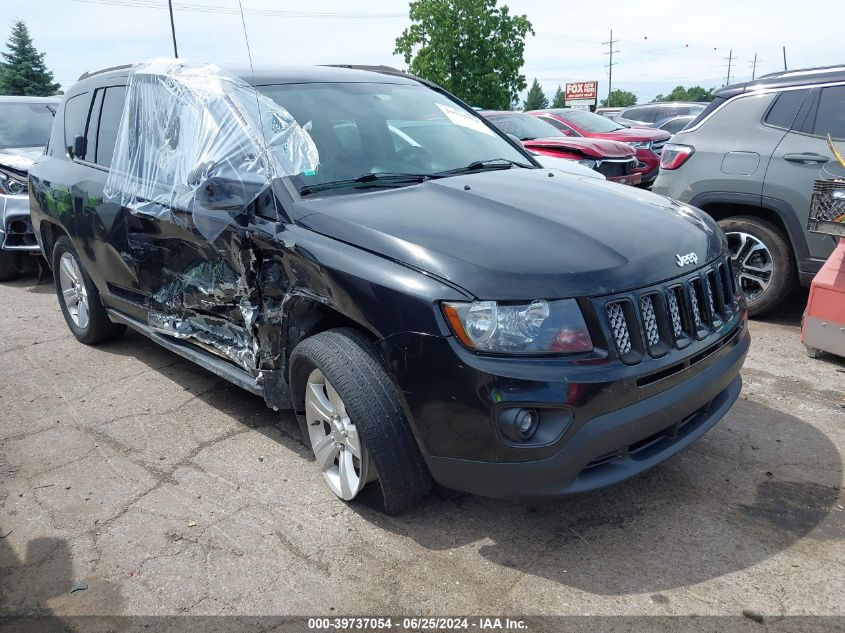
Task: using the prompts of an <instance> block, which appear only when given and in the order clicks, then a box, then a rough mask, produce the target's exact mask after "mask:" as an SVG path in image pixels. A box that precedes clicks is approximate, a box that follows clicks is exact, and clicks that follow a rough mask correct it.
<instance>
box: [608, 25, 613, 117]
mask: <svg viewBox="0 0 845 633" xmlns="http://www.w3.org/2000/svg"><path fill="white" fill-rule="evenodd" d="M612 87H613V29H610V65H609V66H608V67H607V105H608V107H609V106H610V92H611V88H612Z"/></svg>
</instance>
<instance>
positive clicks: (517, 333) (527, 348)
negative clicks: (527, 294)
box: [442, 299, 593, 354]
mask: <svg viewBox="0 0 845 633" xmlns="http://www.w3.org/2000/svg"><path fill="white" fill-rule="evenodd" d="M442 308H443V314H444V315H445V316H446V321H448V323H449V327H451V328H452V331H453V332H454V333H455V336H457V337H458V340H459V341H461V343H463V344H464V345H465V346H467V347H469V348H470V349H472V350H475V351H478V352H490V353H499V354H549V353H559V354H572V353H577V352H589V351H590V350H592V349H593V342H592V340H591V339H590V333H589V332H588V331H587V326H586V324H585V323H584V317H583V316H582V315H581V309H580V308H579V307H578V303H577V302H576V301H575V300H574V299H564V300H561V301H546V300H545V299H536V300H534V301H532V302H530V303H519V304H500V303H497V302H496V301H473V302H472V303H464V302H450V303H443V304H442Z"/></svg>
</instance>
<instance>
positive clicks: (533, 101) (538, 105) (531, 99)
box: [522, 77, 549, 111]
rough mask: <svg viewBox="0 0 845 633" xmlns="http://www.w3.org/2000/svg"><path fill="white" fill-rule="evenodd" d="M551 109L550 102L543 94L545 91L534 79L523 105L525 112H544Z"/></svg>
mask: <svg viewBox="0 0 845 633" xmlns="http://www.w3.org/2000/svg"><path fill="white" fill-rule="evenodd" d="M548 107H549V100H548V99H547V98H546V95H545V94H543V89H542V88H541V87H540V82H539V81H537V78H536V77H535V78H534V83H532V84H531V87H530V88H529V89H528V94H527V95H525V101H524V102H523V104H522V109H523V110H526V111H528V110H543V109H545V108H548Z"/></svg>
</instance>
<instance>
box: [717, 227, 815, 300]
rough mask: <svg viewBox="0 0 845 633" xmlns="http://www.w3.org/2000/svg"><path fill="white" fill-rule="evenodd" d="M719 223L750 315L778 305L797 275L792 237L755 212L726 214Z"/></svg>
mask: <svg viewBox="0 0 845 633" xmlns="http://www.w3.org/2000/svg"><path fill="white" fill-rule="evenodd" d="M719 226H721V227H722V229H723V230H724V231H725V234H726V235H727V237H728V247H729V249H730V251H731V258H732V259H733V266H734V272H735V273H736V275H737V278H738V279H739V287H740V288H741V289H742V291H743V293H744V294H745V299H746V301H747V303H748V314H749V316H759V315H762V314H765V313H766V312H769V311H770V310H772V309H774V308H776V307H777V306H778V305H780V304H781V303H782V302H783V300H784V299H786V297H787V296H788V295H789V293H790V292H792V290H793V288H794V287H795V284H796V283H797V278H798V276H797V274H796V270H795V256H794V255H793V253H792V247H791V246H790V244H789V240H788V239H787V238H786V236H785V235H784V234H783V233H782V232H781V231H780V229H778V228H777V227H776V226H775V225H774V224H772V223H771V222H768V221H766V220H762V219H760V218H756V217H753V216H747V215H740V216H734V217H730V218H725V219H724V220H720V221H719Z"/></svg>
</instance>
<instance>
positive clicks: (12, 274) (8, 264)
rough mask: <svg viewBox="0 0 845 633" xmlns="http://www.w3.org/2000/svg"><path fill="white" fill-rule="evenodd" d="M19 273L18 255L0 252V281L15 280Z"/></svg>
mask: <svg viewBox="0 0 845 633" xmlns="http://www.w3.org/2000/svg"><path fill="white" fill-rule="evenodd" d="M20 273H21V257H20V253H13V252H11V251H3V250H0V281H11V280H12V279H17V278H18V275H20Z"/></svg>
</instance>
